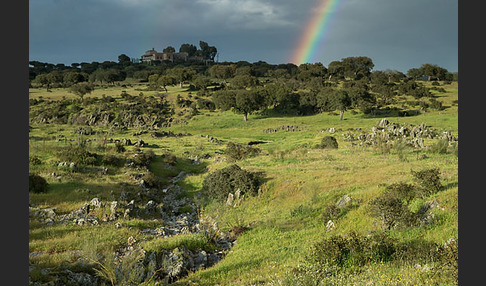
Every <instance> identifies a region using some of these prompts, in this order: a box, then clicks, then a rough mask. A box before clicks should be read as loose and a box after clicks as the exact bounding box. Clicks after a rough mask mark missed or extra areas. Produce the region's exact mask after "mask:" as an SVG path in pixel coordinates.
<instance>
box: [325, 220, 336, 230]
mask: <svg viewBox="0 0 486 286" xmlns="http://www.w3.org/2000/svg"><path fill="white" fill-rule="evenodd" d="M335 228H336V225H335V224H334V222H333V221H332V220H329V221H328V222H327V224H326V231H328V232H329V231H332V230H334V229H335Z"/></svg>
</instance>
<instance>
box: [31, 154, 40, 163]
mask: <svg viewBox="0 0 486 286" xmlns="http://www.w3.org/2000/svg"><path fill="white" fill-rule="evenodd" d="M29 164H32V165H40V164H42V161H41V159H40V158H39V157H37V156H35V155H32V156H29Z"/></svg>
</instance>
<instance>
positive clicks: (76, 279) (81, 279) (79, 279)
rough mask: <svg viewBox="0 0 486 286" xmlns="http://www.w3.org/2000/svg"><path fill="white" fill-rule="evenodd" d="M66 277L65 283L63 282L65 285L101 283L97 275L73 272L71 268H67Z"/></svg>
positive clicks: (83, 285)
mask: <svg viewBox="0 0 486 286" xmlns="http://www.w3.org/2000/svg"><path fill="white" fill-rule="evenodd" d="M64 278H65V279H66V280H67V281H65V284H64V283H63V284H64V285H80V286H91V285H98V284H99V281H98V278H97V277H94V276H91V275H90V274H88V273H84V272H80V273H77V272H72V271H70V270H69V269H66V270H65V275H64Z"/></svg>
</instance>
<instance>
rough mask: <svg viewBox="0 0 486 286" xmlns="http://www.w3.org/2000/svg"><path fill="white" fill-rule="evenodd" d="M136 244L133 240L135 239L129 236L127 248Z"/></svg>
mask: <svg viewBox="0 0 486 286" xmlns="http://www.w3.org/2000/svg"><path fill="white" fill-rule="evenodd" d="M136 242H137V240H135V238H134V237H133V236H130V237H129V238H128V241H127V245H128V246H133V245H134V244H135V243H136Z"/></svg>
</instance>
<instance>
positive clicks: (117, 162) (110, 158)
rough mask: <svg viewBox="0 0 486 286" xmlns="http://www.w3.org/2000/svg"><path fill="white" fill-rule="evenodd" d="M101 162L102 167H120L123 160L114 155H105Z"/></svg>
mask: <svg viewBox="0 0 486 286" xmlns="http://www.w3.org/2000/svg"><path fill="white" fill-rule="evenodd" d="M102 161H103V164H104V165H109V166H115V167H122V166H123V164H124V162H125V159H124V158H120V157H118V156H116V155H111V154H107V155H103V159H102Z"/></svg>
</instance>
